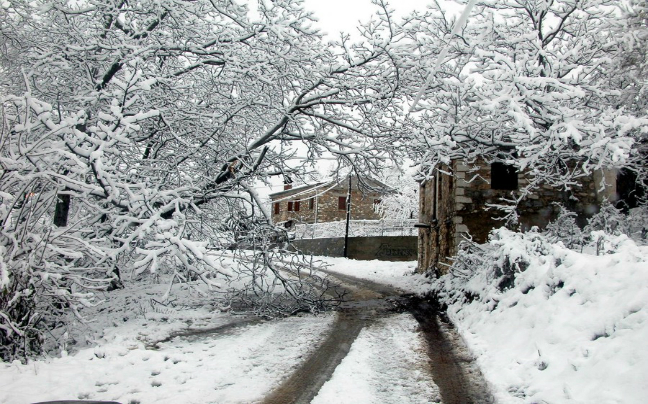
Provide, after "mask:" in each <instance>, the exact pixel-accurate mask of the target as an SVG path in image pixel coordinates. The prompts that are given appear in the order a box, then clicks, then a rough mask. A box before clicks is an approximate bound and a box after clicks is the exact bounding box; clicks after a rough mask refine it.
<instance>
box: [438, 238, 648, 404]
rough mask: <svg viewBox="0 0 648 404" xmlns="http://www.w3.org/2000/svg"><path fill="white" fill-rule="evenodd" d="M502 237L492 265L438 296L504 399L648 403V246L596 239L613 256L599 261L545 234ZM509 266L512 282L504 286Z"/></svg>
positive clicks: (452, 282) (450, 281) (447, 282)
mask: <svg viewBox="0 0 648 404" xmlns="http://www.w3.org/2000/svg"><path fill="white" fill-rule="evenodd" d="M496 236H497V237H496V239H495V240H493V241H492V242H491V243H490V248H492V251H491V253H490V255H488V256H487V257H490V258H492V262H491V263H490V264H488V263H487V265H486V267H482V268H481V269H480V271H478V272H479V273H476V274H474V276H472V277H471V278H469V279H465V278H460V277H455V278H451V277H447V278H445V279H443V278H442V280H441V282H440V284H439V290H440V293H441V294H442V296H443V297H444V298H445V299H446V301H447V302H448V303H449V310H448V313H449V316H450V318H451V319H452V321H453V322H454V323H455V324H456V326H457V327H458V329H459V331H460V332H461V334H462V335H463V337H464V339H465V340H466V341H467V343H468V345H469V347H470V348H471V349H472V351H473V353H474V354H475V355H476V356H477V357H478V363H479V365H480V367H481V368H482V370H483V372H484V374H485V377H486V378H487V380H488V381H489V382H490V383H491V384H492V386H493V387H494V390H495V392H494V393H495V395H496V397H497V399H498V402H500V403H610V404H611V403H619V404H621V403H624V404H643V403H646V402H647V400H648V349H646V343H647V341H648V247H641V246H637V245H636V244H635V243H634V242H633V241H632V240H630V239H628V238H627V237H625V236H618V237H615V236H606V235H603V234H602V233H599V234H595V237H594V239H601V240H604V241H605V243H604V244H605V248H604V249H605V250H607V251H608V252H609V251H614V252H609V253H606V254H604V255H599V256H597V255H596V250H595V249H592V248H589V249H586V250H585V252H577V251H572V250H569V249H567V248H565V247H563V246H562V244H552V243H550V242H548V240H547V239H546V238H545V237H544V236H542V235H540V234H531V233H529V234H526V235H522V234H519V233H512V232H509V231H506V230H500V231H498V232H497V233H496ZM507 262H508V265H509V267H512V268H513V272H514V276H515V281H514V282H515V283H514V285H513V286H511V287H507V286H500V287H498V285H502V283H501V282H502V280H503V279H504V278H505V274H503V273H501V272H498V268H499V270H500V271H501V270H502V269H503V268H506V266H507ZM516 263H517V264H522V265H521V266H520V267H519V268H516V267H515V265H516ZM523 263H526V265H528V267H527V268H526V269H525V268H524V267H525V266H526V265H525V264H523ZM489 265H490V267H489ZM457 290H461V292H460V293H457V292H456V291H457ZM466 292H467V294H466ZM468 296H470V298H468Z"/></svg>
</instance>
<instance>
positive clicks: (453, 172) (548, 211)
mask: <svg viewBox="0 0 648 404" xmlns="http://www.w3.org/2000/svg"><path fill="white" fill-rule="evenodd" d="M437 172H438V174H437V175H436V176H435V177H434V178H432V179H431V180H428V181H425V182H422V183H421V184H420V203H419V223H418V224H417V225H416V227H419V246H418V250H419V255H418V268H419V271H422V272H423V271H427V270H430V269H433V270H435V272H436V273H437V274H441V273H445V272H446V271H447V268H448V265H449V264H450V263H451V258H450V257H452V256H454V255H455V254H456V253H457V248H458V246H459V243H460V242H461V241H462V240H464V239H465V238H471V239H472V240H473V241H475V242H477V243H484V242H486V241H487V240H488V234H489V232H490V231H491V230H492V229H494V228H498V227H501V226H503V225H504V222H503V221H501V220H497V219H495V218H494V217H496V216H502V212H498V211H497V210H496V209H489V210H487V206H488V205H501V204H502V199H501V198H508V199H511V195H512V194H511V193H512V192H515V191H516V190H518V189H520V188H522V187H524V186H526V185H528V181H529V179H528V178H527V177H526V176H525V174H524V173H523V172H518V171H517V170H516V169H515V168H514V167H513V166H509V165H506V164H504V163H492V164H486V163H485V162H483V161H482V162H479V161H478V162H476V163H473V164H470V165H467V164H464V163H463V162H461V161H452V162H451V163H450V164H448V165H444V166H442V167H439V169H438V170H437ZM603 180H604V183H605V184H606V186H605V187H604V188H603V189H601V184H602V183H603ZM617 180H618V178H617V174H616V172H612V171H610V172H604V173H603V172H595V173H593V174H592V175H591V176H590V177H589V178H585V179H582V180H581V182H580V186H579V187H574V188H573V189H572V190H570V191H564V190H558V189H556V188H553V187H551V186H541V187H540V189H538V190H536V191H535V193H533V194H530V195H528V196H527V197H526V198H525V199H523V200H522V201H521V202H520V203H519V204H518V209H517V213H518V223H519V225H520V227H521V230H522V231H525V230H528V229H530V228H531V227H532V226H538V227H540V228H544V227H545V226H546V225H547V224H548V223H549V222H550V221H551V220H553V219H555V218H556V216H557V213H558V211H559V208H558V206H557V205H556V204H555V203H554V202H558V203H560V204H562V205H563V206H565V207H566V208H567V209H569V210H571V211H573V212H576V213H577V214H578V220H577V222H579V225H583V224H585V222H586V220H587V218H588V217H591V216H592V215H594V214H596V213H597V212H598V210H599V206H600V204H601V202H602V201H603V200H605V199H607V200H610V201H615V200H616V199H617V198H618V196H617V195H618V192H621V191H620V190H617Z"/></svg>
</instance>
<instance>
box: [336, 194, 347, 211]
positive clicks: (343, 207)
mask: <svg viewBox="0 0 648 404" xmlns="http://www.w3.org/2000/svg"><path fill="white" fill-rule="evenodd" d="M346 199H347V198H346V196H340V197H338V209H339V210H346V205H347V201H346Z"/></svg>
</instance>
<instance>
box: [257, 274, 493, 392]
mask: <svg viewBox="0 0 648 404" xmlns="http://www.w3.org/2000/svg"><path fill="white" fill-rule="evenodd" d="M329 275H330V276H331V277H333V278H335V279H337V280H338V281H339V282H340V286H339V287H340V288H344V289H345V290H346V291H347V296H348V299H349V300H348V301H347V302H345V303H343V304H342V305H341V306H340V307H339V309H338V311H339V316H338V318H337V320H336V322H335V324H334V326H333V328H332V330H331V332H330V334H329V335H328V337H327V338H326V340H325V341H324V342H323V343H322V345H321V346H320V347H319V348H318V349H317V350H316V351H315V352H313V353H312V354H311V355H310V356H309V358H308V359H306V361H305V362H304V363H303V364H302V365H301V366H300V367H299V368H298V369H296V370H295V371H294V372H293V374H292V375H291V376H290V377H288V379H286V380H285V381H284V382H283V383H282V384H281V385H280V386H279V387H277V388H276V389H275V390H274V391H273V392H272V393H271V394H270V395H269V396H268V397H266V399H265V400H264V401H263V402H264V403H265V404H279V403H281V404H288V403H304V404H307V403H310V402H311V400H312V399H313V398H314V397H315V396H316V395H317V393H318V392H319V390H320V388H321V387H322V386H323V385H324V383H326V381H328V380H329V379H330V378H331V376H332V375H333V372H334V371H335V368H336V367H337V366H338V365H339V364H340V362H342V360H343V359H344V357H345V356H346V355H347V354H348V353H349V349H350V348H351V345H352V344H353V341H355V339H356V338H357V337H358V334H359V333H360V331H361V330H362V328H364V327H366V326H367V325H369V324H370V323H372V322H373V321H375V320H376V319H378V318H381V317H384V316H387V315H390V314H393V313H397V312H405V311H407V312H410V313H411V314H412V315H413V316H414V318H415V319H416V320H417V321H418V322H419V324H420V327H421V332H422V333H423V334H424V336H425V340H426V341H427V345H428V355H429V357H430V360H431V369H430V372H431V374H432V377H433V379H434V382H435V383H436V384H437V386H438V387H439V390H440V393H441V398H442V402H443V403H445V404H454V403H462V404H472V403H475V404H477V403H479V404H483V403H492V402H493V401H494V400H493V398H492V396H491V394H490V393H489V392H488V388H487V384H486V382H485V381H484V379H483V377H482V375H481V373H480V372H479V369H478V368H477V366H476V365H475V363H474V361H473V359H472V357H471V356H470V355H469V353H468V350H467V349H466V347H465V346H464V345H463V341H462V340H461V338H460V337H459V336H458V335H457V333H456V331H455V330H454V329H453V328H452V327H451V325H450V324H448V323H447V322H444V321H443V320H442V318H441V317H440V316H439V315H438V313H437V311H436V310H435V307H434V306H433V305H432V304H430V302H427V301H425V300H422V299H420V298H415V297H408V296H401V292H400V291H399V290H397V289H395V288H392V287H390V286H387V285H382V284H379V283H375V282H371V281H366V280H362V279H358V278H354V277H352V276H348V275H341V274H337V273H329Z"/></svg>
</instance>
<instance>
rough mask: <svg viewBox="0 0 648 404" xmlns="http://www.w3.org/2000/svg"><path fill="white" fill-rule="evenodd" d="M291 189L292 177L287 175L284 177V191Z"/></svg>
mask: <svg viewBox="0 0 648 404" xmlns="http://www.w3.org/2000/svg"><path fill="white" fill-rule="evenodd" d="M289 189H292V179H291V178H290V177H288V176H285V177H284V191H287V190H289Z"/></svg>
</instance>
